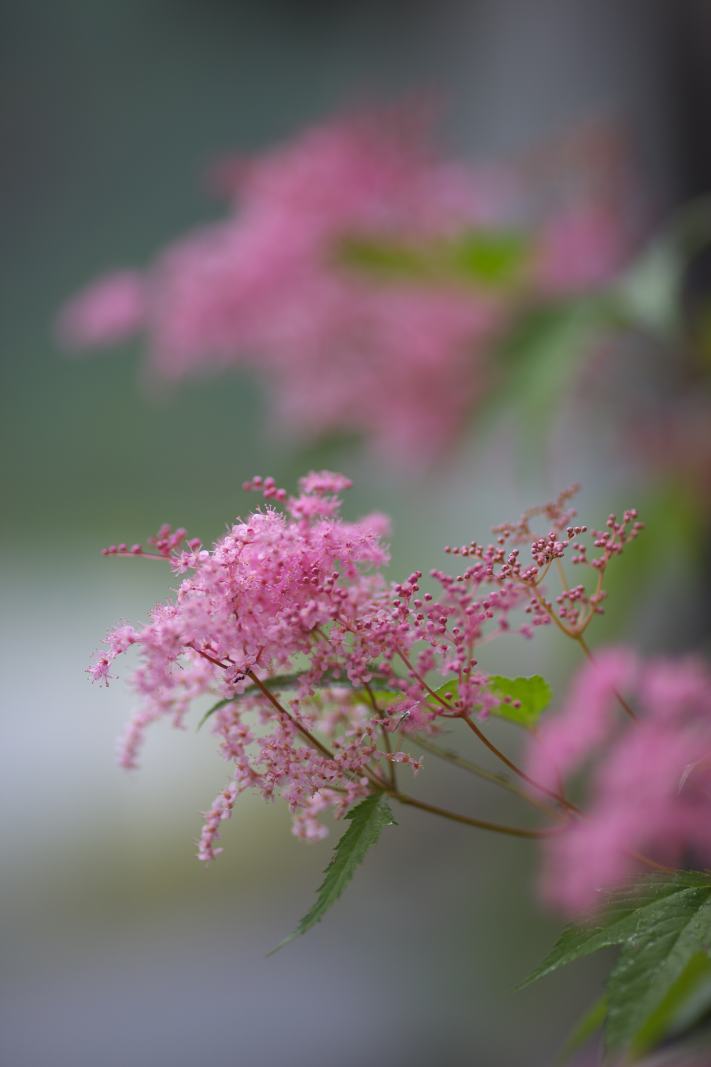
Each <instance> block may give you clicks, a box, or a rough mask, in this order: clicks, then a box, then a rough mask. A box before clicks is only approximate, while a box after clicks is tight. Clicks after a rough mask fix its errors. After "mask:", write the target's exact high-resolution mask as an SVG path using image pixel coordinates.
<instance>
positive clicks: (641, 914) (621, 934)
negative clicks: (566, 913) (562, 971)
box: [521, 871, 711, 988]
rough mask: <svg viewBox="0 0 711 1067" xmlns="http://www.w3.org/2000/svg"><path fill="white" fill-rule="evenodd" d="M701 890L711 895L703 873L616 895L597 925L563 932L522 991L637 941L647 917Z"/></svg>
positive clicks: (686, 873)
mask: <svg viewBox="0 0 711 1067" xmlns="http://www.w3.org/2000/svg"><path fill="white" fill-rule="evenodd" d="M697 887H700V888H702V889H704V890H705V891H706V892H707V893H711V878H710V877H709V876H708V875H706V874H702V873H700V872H696V871H683V872H679V874H677V875H674V876H672V877H662V878H650V879H648V880H647V881H645V882H642V883H640V884H639V885H635V886H631V887H630V888H628V889H624V890H620V891H619V892H617V893H615V894H613V896H612V897H611V898H610V901H609V904H608V906H607V907H606V909H605V910H604V911H603V912H602V913H601V915H599V916H597V917H596V919H595V921H594V922H591V923H587V924H585V925H577V924H571V925H570V926H567V927H566V928H565V929H564V930H563V932H562V934H561V935H560V937H559V938H558V940H557V942H556V943H555V945H554V946H553V948H552V949H551V951H550V952H549V954H548V955H547V956H546V958H545V959H544V960H543V963H541V964H540V966H539V967H537V968H536V969H535V971H534V972H533V973H532V974H531V975H530V976H529V977H528V978H527V979H526V981H525V982H524V983H523V985H522V987H521V988H525V987H526V986H528V985H531V983H533V982H537V981H538V980H539V978H544V977H545V976H546V975H548V974H552V973H553V971H557V970H558V969H559V968H560V967H565V966H566V965H567V964H569V963H572V962H573V961H574V960H577V959H581V958H582V957H583V956H589V955H591V954H592V953H593V952H598V951H599V950H600V949H602V948H609V947H610V946H611V945H620V944H622V943H624V942H625V941H627V940H629V939H630V938H632V937H634V935H635V933H636V932H637V930H638V928H639V926H640V924H641V923H643V922H644V920H645V917H646V916H647V914H651V915H652V916H658V915H659V914H663V912H664V908H665V906H666V902H667V899H668V898H672V897H674V896H676V895H678V894H679V893H683V892H685V891H686V890H688V889H689V888H697Z"/></svg>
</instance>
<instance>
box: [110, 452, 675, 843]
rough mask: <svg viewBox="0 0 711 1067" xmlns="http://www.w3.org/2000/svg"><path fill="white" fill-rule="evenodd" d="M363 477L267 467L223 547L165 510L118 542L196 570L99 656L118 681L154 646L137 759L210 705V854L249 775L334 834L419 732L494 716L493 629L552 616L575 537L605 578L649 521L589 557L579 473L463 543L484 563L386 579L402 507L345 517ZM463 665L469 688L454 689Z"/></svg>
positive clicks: (317, 833) (587, 608)
mask: <svg viewBox="0 0 711 1067" xmlns="http://www.w3.org/2000/svg"><path fill="white" fill-rule="evenodd" d="M348 486H350V481H349V479H347V478H345V477H344V476H343V475H340V474H334V473H332V472H330V471H317V472H312V473H310V474H308V475H306V476H305V477H304V478H302V479H301V481H300V486H299V487H300V490H301V492H300V494H299V495H298V496H296V497H289V495H288V494H287V492H286V490H284V489H283V488H281V487H279V486H278V485H277V484H276V482H275V481H274V479H273V478H262V477H254V478H252V479H250V480H249V481H248V482H246V483H245V488H246V489H248V490H250V491H252V492H257V493H260V494H261V495H262V497H263V498H264V500H265V501H266V505H265V506H264V507H263V509H257V510H256V511H254V512H252V514H251V515H249V516H248V517H247V518H246V519H238V520H236V521H235V522H234V524H233V525H232V526H231V527H230V528H229V529H228V531H227V533H226V534H224V535H223V536H222V537H221V538H220V539H219V540H218V541H217V542H216V543H215V544H214V545H213V546H212V548H211V549H209V548H206V547H203V546H202V544H201V542H200V541H199V540H197V539H194V538H193V539H190V540H187V535H186V531H185V530H184V529H183V528H182V527H180V528H178V529H176V530H173V529H172V528H171V527H170V526H163V527H161V529H160V530H159V531H158V533H157V534H156V535H155V536H154V537H152V538H150V540H149V546H150V547H149V548H143V547H142V546H140V545H132V546H130V547H129V546H128V544H124V543H121V544H119V545H112V546H111V548H110V549H109V550H107V553H108V554H109V555H111V556H126V557H131V558H132V559H147V558H151V559H153V560H158V561H163V562H166V563H168V564H169V566H170V567H171V568H172V570H173V571H174V572H175V573H176V574H180V575H183V577H182V580H181V581H180V584H179V586H178V589H177V593H176V595H175V598H174V599H172V600H169V601H167V602H165V603H162V604H158V605H156V606H155V607H154V608H153V610H152V612H151V615H150V618H149V620H148V622H147V623H145V624H144V625H143V626H141V627H132V626H129V625H126V624H122V625H121V626H119V627H117V628H116V629H115V630H114V631H112V632H111V633H110V634H109V635H108V637H107V639H106V643H105V648H104V649H103V651H102V652H101V653H100V655H99V657H98V659H97V662H96V663H95V665H94V666H93V667H91V668H89V671H90V674H91V675H92V676H93V677H94V678H95V679H96V680H98V681H104V682H108V680H109V678H110V669H111V666H112V664H113V662H114V661H115V660H116V659H117V657H121V656H123V655H126V654H134V655H136V654H137V655H138V665H137V666H136V668H135V670H134V672H133V674H132V677H131V682H132V685H133V688H134V689H135V690H136V691H137V693H138V695H139V698H140V703H139V707H138V710H137V712H136V713H135V714H134V716H133V717H132V718H131V720H130V721H129V724H128V727H127V729H126V732H125V734H124V737H123V739H122V742H121V748H120V757H119V758H120V762H121V763H122V764H123V766H125V767H127V768H133V767H135V766H137V763H138V756H139V751H140V747H141V744H142V742H143V737H144V734H145V732H146V730H147V728H148V727H149V726H150V725H152V724H153V723H155V722H157V721H159V720H161V719H164V718H168V719H169V720H170V721H171V722H172V723H173V725H174V726H176V727H181V726H182V725H183V724H184V721H185V718H186V716H187V715H188V714H189V713H190V712H191V711H192V710H194V709H195V710H198V711H199V713H200V714H204V713H205V711H206V710H207V711H209V715H208V718H209V720H210V724H211V727H212V730H213V732H214V734H215V736H216V738H217V740H218V744H219V747H220V751H221V753H222V755H223V756H224V758H225V759H226V760H227V761H228V763H229V764H230V767H231V778H230V785H229V786H228V788H227V791H226V792H225V793H222V794H220V795H218V797H217V800H216V801H215V803H214V804H213V806H212V808H211V809H210V810H209V812H208V813H207V814H206V822H205V827H204V830H203V835H202V838H201V843H200V849H199V853H200V856H201V858H203V859H209V858H212V857H213V856H215V855H216V854H217V851H218V849H217V848H216V847H215V842H216V840H217V836H218V834H219V832H220V829H221V826H222V823H223V822H224V821H225V819H227V818H228V817H229V815H230V813H231V812H232V809H233V807H234V804H235V801H236V798H237V796H238V794H239V793H241V792H243V791H244V790H245V789H255V790H257V791H258V792H259V793H261V795H262V796H263V797H264V798H265V799H272V798H273V797H275V796H281V797H282V798H283V799H284V800H285V801H286V803H287V805H288V807H289V809H290V811H291V813H292V815H293V817H294V820H295V821H294V830H295V833H297V835H298V836H300V837H304V838H306V839H308V840H312V839H316V838H319V837H321V836H323V833H324V829H323V826H322V823H321V816H322V815H323V814H324V813H326V812H327V811H330V812H332V814H334V815H335V816H336V817H337V818H338V817H340V816H342V815H343V814H344V813H345V812H346V811H347V810H348V808H349V807H350V806H351V805H352V804H354V803H356V802H357V801H358V800H360V799H362V798H363V797H364V796H366V795H367V794H368V793H369V792H371V791H372V790H373V789H374V788H376V789H389V788H390V784H389V783H390V782H391V777H390V776H391V775H392V774H394V773H395V772H396V767H397V766H400V765H404V766H408V767H409V768H410V769H411V770H412V771H413V772H415V773H416V772H418V771H419V770H420V768H421V766H422V762H421V759H420V758H419V757H418V756H417V755H416V754H413V753H411V752H410V751H409V750H408V748H407V744H406V743H407V741H408V738H410V737H412V735H414V734H417V733H422V734H425V735H426V734H431V733H436V732H437V731H438V730H439V729H440V728H441V725H442V724H443V723H444V722H445V721H446V720H451V719H458V718H466V719H470V718H471V717H473V716H478V717H481V718H484V717H486V715H487V713H488V712H489V711H490V709H491V707H492V706H493V705H494V704H496V703H498V701H497V699H496V698H495V697H494V696H493V694H492V692H491V691H490V689H489V682H490V679H489V675H488V674H486V672H485V671H483V670H481V668H480V667H479V666H478V661H477V654H478V653H477V650H478V647H479V646H480V645H483V644H486V643H487V642H488V641H489V640H491V639H492V638H494V637H497V636H504V635H511V634H515V633H520V634H522V633H528V632H529V631H530V630H532V629H534V628H535V627H536V626H537V625H544V624H548V623H550V621H551V613H553V612H554V609H553V607H552V605H551V604H549V603H548V602H547V601H544V602H543V604H542V602H541V596H542V593H541V590H542V588H543V587H542V579H543V577H544V576H545V573H546V571H547V569H548V565H549V563H550V560H551V559H553V558H556V559H560V558H562V557H564V556H565V555H566V553H575V559H574V560H573V562H574V563H575V562H576V560H577V565H578V566H583V567H590V568H592V571H593V573H594V574H595V575H596V577H597V576H599V578H600V579H601V578H602V576H603V574H604V569H605V566H606V564H607V561H608V560H609V558H610V557H611V556H612V555H615V554H618V553H619V551H621V549H622V547H624V544H625V543H626V541H627V540H629V538H630V537H632V536H634V533H635V531H636V529H637V527H638V525H639V524H638V523H636V520H635V519H634V517H633V516H634V513H633V512H629V513H627V514H626V516H625V518H624V520H623V521H622V522H619V523H618V522H617V520H615V519H614V517H611V519H610V520H609V522H608V530H607V532H605V533H600V532H598V533H596V534H595V535H594V543H595V544H596V545H597V547H598V549H599V555H597V556H596V557H595V558H593V559H591V560H590V561H588V559H587V557H586V555H585V553H584V552H583V550H582V546H581V542H580V541H579V538H580V537H582V536H583V533H584V530H585V528H584V527H582V526H577V525H571V523H572V521H573V518H574V512H573V510H572V509H571V507H570V497H571V491H570V490H568V491H566V492H564V493H562V494H561V496H560V497H559V498H558V500H557V501H554V502H552V503H550V504H548V505H545V506H544V507H543V508H539V509H532V510H531V511H529V512H527V513H526V515H525V516H524V517H523V518H522V519H521V520H519V521H518V522H517V523H507V524H504V525H502V526H499V527H497V541H496V543H495V544H493V545H486V546H482V545H478V544H477V543H475V542H472V543H470V544H469V545H467V546H464V547H463V548H460V549H449V550H448V551H449V554H450V555H451V556H455V557H456V556H459V557H462V558H463V559H465V560H466V567H465V569H464V570H463V572H462V573H460V574H457V575H450V574H446V573H445V572H444V571H440V570H433V571H432V572H431V574H430V578H431V580H432V587H433V589H434V590H435V592H429V591H423V590H422V587H421V581H422V573H421V572H420V571H413V572H412V574H410V575H409V576H408V577H407V578H405V579H404V580H403V581H400V582H394V583H388V582H387V581H386V580H385V577H384V575H383V568H384V567H385V565H386V563H387V562H388V552H387V549H386V547H385V546H384V544H383V542H382V537H383V536H385V535H386V534H387V530H388V524H387V520H386V519H385V517H384V516H382V515H372V516H367V517H366V518H364V519H362V520H360V521H358V522H348V521H346V520H345V519H343V518H342V517H341V516H340V506H341V499H340V493H341V492H342V491H343V490H344V489H346V488H347V487H348ZM537 515H544V516H545V517H546V519H547V520H548V522H549V523H550V524H551V525H550V529H549V532H548V534H547V536H546V537H544V538H542V539H541V538H540V537H538V536H536V535H534V534H533V533H532V531H531V524H532V522H533V520H534V518H535V517H536V516H537ZM526 543H527V545H528V549H527V552H526V558H525V559H523V558H521V556H522V546H523V545H525V544H526ZM514 544H516V545H517V546H519V547H513V545H514ZM529 556H530V558H528V557H529ZM562 610H566V611H567V612H568V614H567V616H566V620H567V622H566V625H569V626H574V625H576V624H577V625H580V626H581V627H583V628H584V627H585V626H587V624H588V622H589V620H590V618H592V613H593V605H592V602H591V599H590V598H584V597H583V598H580V599H578V600H576V603H575V611H576V612H578V613H579V615H578V616H575V615H574V614H573V609H570V608H564V609H562ZM596 610H597V609H596ZM517 615H518V616H520V619H519V624H518V625H515V624H514V620H515V617H516V616H517ZM531 620H532V621H531ZM445 682H447V683H449V682H451V683H454V688H453V689H450V690H448V692H449V695H448V696H441V695H438V693H437V689H438V687H439V686H440V685H442V684H443V683H445ZM657 686H658V689H659V687H662V686H663V679H661V678H660V680H658V682H657ZM656 699H662V697H661V696H658V697H657V698H656ZM196 705H202V707H201V708H200V707H198V708H196ZM386 739H387V743H386ZM381 744H382V747H380V746H381Z"/></svg>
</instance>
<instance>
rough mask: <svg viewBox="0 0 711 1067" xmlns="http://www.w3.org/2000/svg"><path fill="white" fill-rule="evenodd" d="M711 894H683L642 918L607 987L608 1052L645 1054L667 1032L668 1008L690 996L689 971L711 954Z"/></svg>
mask: <svg viewBox="0 0 711 1067" xmlns="http://www.w3.org/2000/svg"><path fill="white" fill-rule="evenodd" d="M710 893H711V888H710V887H708V886H704V887H703V888H699V889H691V888H690V889H683V890H681V891H680V892H678V893H675V894H674V895H672V896H670V897H668V898H667V899H666V900H664V901H662V902H660V904H659V905H658V906H657V907H656V908H655V909H650V910H647V911H646V913H645V914H643V915H641V916H640V917H639V921H638V924H637V929H636V931H635V933H634V934H633V935H632V936H631V937H630V938H628V939H627V940H626V941H625V944H624V946H623V949H622V952H621V953H620V958H619V959H618V961H617V963H616V965H615V967H614V968H613V971H612V973H611V975H610V978H609V981H608V984H607V995H608V1001H609V1010H608V1018H607V1026H606V1039H607V1045H608V1047H609V1048H611V1049H623V1048H632V1049H633V1050H634V1051H635V1052H640V1051H643V1050H644V1049H645V1048H646V1047H648V1045H649V1042H650V1040H653V1039H654V1038H655V1037H657V1036H659V1033H660V1032H663V1030H664V1026H665V1025H666V1022H667V1021H668V1004H669V1003H671V1005H672V1007H673V1008H675V1007H676V1006H677V1003H678V995H679V993H680V992H681V993H683V994H684V995H685V992H686V991H685V990H684V989H683V986H684V975H685V972H686V970H687V968H688V967H689V965H690V963H691V961H692V960H693V958H694V957H696V956H697V955H698V954H699V953H705V952H707V951H708V949H709V948H711V897H710ZM679 985H681V987H682V988H681V989H679V988H678V987H679ZM675 987H677V989H676V990H675Z"/></svg>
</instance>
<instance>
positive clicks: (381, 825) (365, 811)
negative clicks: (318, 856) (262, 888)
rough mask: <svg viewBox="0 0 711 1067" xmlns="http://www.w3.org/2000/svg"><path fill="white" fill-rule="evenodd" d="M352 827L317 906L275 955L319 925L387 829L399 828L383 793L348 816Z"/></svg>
mask: <svg viewBox="0 0 711 1067" xmlns="http://www.w3.org/2000/svg"><path fill="white" fill-rule="evenodd" d="M346 819H349V820H350V824H351V825H350V826H349V827H348V829H347V830H346V832H345V833H344V834H343V836H342V838H341V840H340V841H339V842H338V844H337V845H336V849H335V852H334V853H333V858H332V860H331V862H330V863H329V865H328V867H327V868H326V870H325V872H324V874H325V877H324V880H323V882H322V884H321V886H320V887H319V890H318V895H317V898H316V903H315V904H314V906H313V907H312V908H311V910H310V911H308V912H307V913H306V915H304V917H303V919H301V921H300V922H299V924H298V926H297V927H296V930H294V932H293V933H292V934H290V935H289V936H288V937H287V938H285V939H284V940H283V941H282V942H281V944H279V945H277V947H276V948H275V949H273V950H272V951H273V952H276V951H277V950H278V949H280V948H282V947H283V946H284V945H287V944H288V943H289V942H290V941H293V940H294V938H296V937H298V936H299V935H300V934H305V933H306V931H307V930H310V929H311V927H312V926H315V925H316V923H317V922H320V921H321V919H322V918H323V916H324V915H325V913H326V912H327V911H328V909H329V908H330V907H331V906H332V905H333V904H335V903H336V901H337V900H338V898H339V897H340V896H341V894H342V893H343V890H344V889H345V888H346V886H347V885H348V883H349V882H350V880H351V878H352V877H353V875H354V874H355V871H356V868H357V867H358V866H359V864H360V863H362V861H363V859H364V857H365V854H366V852H367V851H368V849H369V848H371V847H372V846H373V845H374V844H375V842H376V841H377V840H378V838H379V837H380V834H381V832H382V831H383V830H384V829H385V827H386V826H394V825H396V823H395V819H394V818H393V814H392V812H391V810H390V806H389V804H388V802H387V800H386V798H385V795H384V794H383V793H373V794H371V796H369V797H366V798H365V800H362V801H361V802H360V804H357V805H356V807H354V808H352V809H351V810H350V811H349V812H348V814H347V815H346Z"/></svg>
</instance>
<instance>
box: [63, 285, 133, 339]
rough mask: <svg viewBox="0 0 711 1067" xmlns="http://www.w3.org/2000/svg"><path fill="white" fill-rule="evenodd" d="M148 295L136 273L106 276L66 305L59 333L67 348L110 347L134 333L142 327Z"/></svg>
mask: <svg viewBox="0 0 711 1067" xmlns="http://www.w3.org/2000/svg"><path fill="white" fill-rule="evenodd" d="M146 309H147V294H146V287H145V283H144V281H143V278H142V277H141V275H140V274H137V273H136V272H135V271H128V270H124V271H116V272H115V273H113V274H107V275H105V276H104V277H103V278H100V279H99V280H98V281H96V282H94V283H93V284H92V285H90V286H89V287H88V288H87V289H84V290H83V291H82V292H81V293H79V294H78V295H77V296H76V297H74V299H73V300H72V301H70V303H68V304H67V305H66V307H65V308H64V310H63V311H62V314H61V316H60V319H59V323H58V331H59V335H60V337H61V339H62V341H63V342H64V343H65V344H66V345H67V347H69V348H74V349H80V348H90V347H93V346H96V345H112V344H117V343H118V342H119V341H124V340H126V339H127V338H128V337H130V336H131V335H132V334H135V333H137V332H138V331H139V330H140V329H141V328H142V327H143V325H144V323H145V318H146Z"/></svg>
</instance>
